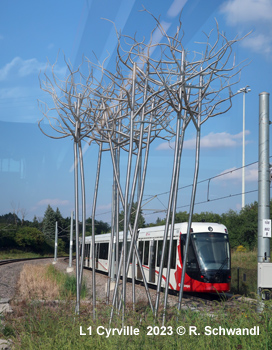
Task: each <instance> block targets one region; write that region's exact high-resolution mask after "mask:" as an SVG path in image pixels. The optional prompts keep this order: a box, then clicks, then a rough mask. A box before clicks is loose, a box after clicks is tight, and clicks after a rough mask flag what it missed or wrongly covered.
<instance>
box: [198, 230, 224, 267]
mask: <svg viewBox="0 0 272 350" xmlns="http://www.w3.org/2000/svg"><path fill="white" fill-rule="evenodd" d="M191 240H192V242H193V245H194V246H195V250H196V254H197V256H198V260H199V264H200V269H202V270H229V269H230V249H229V239H228V235H226V234H224V233H196V234H192V235H191Z"/></svg>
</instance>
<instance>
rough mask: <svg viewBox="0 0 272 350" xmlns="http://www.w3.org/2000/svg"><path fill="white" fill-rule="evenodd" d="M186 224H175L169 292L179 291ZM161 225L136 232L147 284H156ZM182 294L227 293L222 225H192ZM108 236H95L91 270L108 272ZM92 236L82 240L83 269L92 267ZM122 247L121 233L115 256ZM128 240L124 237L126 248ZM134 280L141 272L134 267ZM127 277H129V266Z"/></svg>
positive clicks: (226, 243)
mask: <svg viewBox="0 0 272 350" xmlns="http://www.w3.org/2000/svg"><path fill="white" fill-rule="evenodd" d="M187 227H188V224H187V223H180V224H175V228H174V237H173V248H172V257H171V270H170V279H169V286H168V287H169V289H172V290H176V291H178V290H179V289H180V281H181V273H182V267H183V255H184V250H185V242H186V236H187ZM164 229H165V227H164V226H156V227H147V228H141V229H139V235H138V243H137V244H138V250H139V255H140V257H141V259H142V265H143V270H144V273H145V277H146V280H147V282H148V283H150V284H154V285H156V284H157V279H158V273H159V266H160V262H161V254H162V244H163V235H164ZM190 236H191V237H190V238H191V239H190V244H189V250H188V258H187V266H186V274H185V281H184V291H186V292H205V293H221V292H228V291H229V290H230V281H231V270H230V267H231V266H230V246H229V238H228V231H227V228H226V227H225V226H224V225H221V224H216V223H192V225H191V233H190ZM110 237H111V234H101V235H97V236H95V252H96V256H95V268H96V269H97V270H98V271H103V272H108V258H109V246H110ZM91 240H92V237H91V236H88V237H86V241H85V254H84V255H85V266H86V267H90V268H92V257H91V252H92V249H91V244H92V242H91ZM122 244H123V233H122V232H120V234H119V254H120V252H121V249H122ZM129 245H130V237H128V247H129ZM168 249H169V237H168V240H167V245H166V255H165V257H166V258H165V259H164V260H165V263H164V269H163V275H162V287H165V283H166V271H167V261H168ZM135 260H136V268H135V278H136V279H137V280H139V281H141V280H142V274H141V270H140V268H139V267H138V265H137V259H135ZM128 277H130V278H131V277H132V264H130V269H129V273H128Z"/></svg>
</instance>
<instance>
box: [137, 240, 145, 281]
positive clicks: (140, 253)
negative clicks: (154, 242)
mask: <svg viewBox="0 0 272 350" xmlns="http://www.w3.org/2000/svg"><path fill="white" fill-rule="evenodd" d="M138 249H139V256H140V261H141V263H142V261H143V250H144V242H143V241H139V247H138ZM137 279H138V280H142V279H143V276H142V272H141V268H140V264H139V262H138V263H137Z"/></svg>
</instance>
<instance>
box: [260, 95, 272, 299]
mask: <svg viewBox="0 0 272 350" xmlns="http://www.w3.org/2000/svg"><path fill="white" fill-rule="evenodd" d="M258 175H259V177H258V262H259V263H263V262H267V263H268V262H270V238H268V237H264V236H263V228H264V220H265V219H270V171H269V93H267V92H262V93H261V94H260V95H259V167H258ZM258 274H259V269H258ZM257 293H258V295H259V296H260V294H261V291H260V288H259V285H258V288H257Z"/></svg>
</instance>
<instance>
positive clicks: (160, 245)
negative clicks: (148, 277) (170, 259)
mask: <svg viewBox="0 0 272 350" xmlns="http://www.w3.org/2000/svg"><path fill="white" fill-rule="evenodd" d="M161 256H162V241H158V254H157V266H160V263H161Z"/></svg>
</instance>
